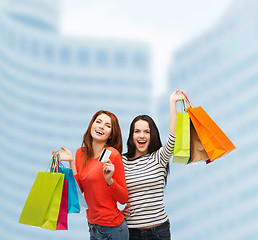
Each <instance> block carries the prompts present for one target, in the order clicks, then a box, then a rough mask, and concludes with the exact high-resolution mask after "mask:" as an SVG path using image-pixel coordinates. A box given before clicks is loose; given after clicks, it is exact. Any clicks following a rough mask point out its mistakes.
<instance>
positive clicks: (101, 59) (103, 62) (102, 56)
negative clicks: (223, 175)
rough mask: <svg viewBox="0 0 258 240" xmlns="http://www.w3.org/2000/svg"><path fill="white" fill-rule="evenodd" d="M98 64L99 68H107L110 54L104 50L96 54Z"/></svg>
mask: <svg viewBox="0 0 258 240" xmlns="http://www.w3.org/2000/svg"><path fill="white" fill-rule="evenodd" d="M96 62H97V65H98V66H101V67H106V66H107V65H108V54H107V52H106V51H104V50H100V51H98V52H97V53H96Z"/></svg>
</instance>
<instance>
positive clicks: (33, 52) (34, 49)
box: [30, 40, 39, 58]
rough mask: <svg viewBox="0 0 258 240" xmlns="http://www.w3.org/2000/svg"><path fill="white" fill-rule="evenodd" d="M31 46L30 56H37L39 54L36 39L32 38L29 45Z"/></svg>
mask: <svg viewBox="0 0 258 240" xmlns="http://www.w3.org/2000/svg"><path fill="white" fill-rule="evenodd" d="M30 48H31V56H32V57H34V58H37V57H38V56H39V44H38V41H37V40H33V42H32V43H31V45H30Z"/></svg>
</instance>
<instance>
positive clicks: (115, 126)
mask: <svg viewBox="0 0 258 240" xmlns="http://www.w3.org/2000/svg"><path fill="white" fill-rule="evenodd" d="M101 114H106V115H107V116H109V117H110V118H111V134H110V137H109V139H108V140H107V142H106V146H110V147H113V148H115V149H116V150H117V151H118V152H119V153H120V154H122V146H123V145H122V134H121V129H120V126H119V122H118V119H117V117H116V116H115V114H113V113H111V112H109V111H104V110H100V111H98V112H96V113H95V114H94V116H93V117H92V119H91V121H90V123H89V126H88V129H87V131H86V132H85V133H84V136H83V141H82V146H81V148H82V151H83V152H84V159H83V160H84V161H83V167H84V166H85V165H86V164H87V161H89V160H90V159H91V158H92V157H93V148H92V136H91V134H90V132H91V126H92V124H93V122H94V121H95V120H96V118H97V117H98V116H99V115H101Z"/></svg>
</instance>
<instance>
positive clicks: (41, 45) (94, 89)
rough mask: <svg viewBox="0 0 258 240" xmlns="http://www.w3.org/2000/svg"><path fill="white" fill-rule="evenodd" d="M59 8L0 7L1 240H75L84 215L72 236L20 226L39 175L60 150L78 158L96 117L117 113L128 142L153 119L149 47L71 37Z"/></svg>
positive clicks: (11, 1)
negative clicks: (137, 121)
mask: <svg viewBox="0 0 258 240" xmlns="http://www.w3.org/2000/svg"><path fill="white" fill-rule="evenodd" d="M60 4H61V3H60V2H59V1H52V0H37V1H35V0H8V1H1V4H0V131H1V134H0V152H1V168H0V182H1V186H0V192H1V194H0V211H1V220H0V221H1V223H0V235H1V239H3V240H7V239H12V240H13V239H19V240H21V239H26V240H28V239H44V240H45V239H63V240H65V239H75V238H76V237H82V236H83V234H84V235H85V234H86V235H85V237H86V238H85V239H87V233H88V227H87V224H86V219H85V216H84V217H81V216H76V215H72V216H69V217H70V218H72V219H73V220H72V221H70V224H69V225H70V230H69V231H64V232H62V231H58V232H52V231H46V230H39V229H34V228H32V227H28V226H25V225H22V224H18V220H19V216H20V213H21V210H22V207H23V205H24V203H25V200H26V198H27V195H28V193H29V190H30V188H31V186H32V184H33V181H34V179H35V177H36V175H37V172H38V171H45V170H46V168H47V166H48V163H49V161H50V160H51V151H52V150H53V149H60V147H61V146H64V147H67V148H69V149H70V150H71V151H73V152H74V153H75V150H76V148H78V147H80V146H81V142H82V137H83V134H84V132H85V131H86V128H87V126H88V123H89V121H90V119H91V117H92V116H93V114H94V113H95V112H97V111H98V110H100V109H105V110H109V111H112V112H114V113H115V114H116V115H117V117H118V119H119V121H120V125H121V129H122V133H123V138H124V142H126V139H127V135H128V128H129V124H130V122H131V120H132V118H133V117H135V116H136V115H138V114H140V113H147V114H148V113H150V111H151V107H150V106H151V104H150V91H151V81H150V71H149V48H148V46H146V44H145V43H141V42H133V41H116V40H111V39H87V38H73V37H65V36H62V35H61V34H60V33H59V30H58V29H59V7H60Z"/></svg>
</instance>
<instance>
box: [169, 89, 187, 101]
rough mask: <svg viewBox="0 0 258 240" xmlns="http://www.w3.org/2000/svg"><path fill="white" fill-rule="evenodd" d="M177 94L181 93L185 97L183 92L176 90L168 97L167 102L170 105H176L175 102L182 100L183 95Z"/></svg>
mask: <svg viewBox="0 0 258 240" xmlns="http://www.w3.org/2000/svg"><path fill="white" fill-rule="evenodd" d="M179 92H182V93H183V94H185V95H186V92H185V91H184V90H178V89H177V90H176V91H174V92H173V93H172V94H171V95H170V99H169V102H170V104H171V103H176V102H177V101H180V100H183V99H184V95H183V94H178V93H179Z"/></svg>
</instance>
